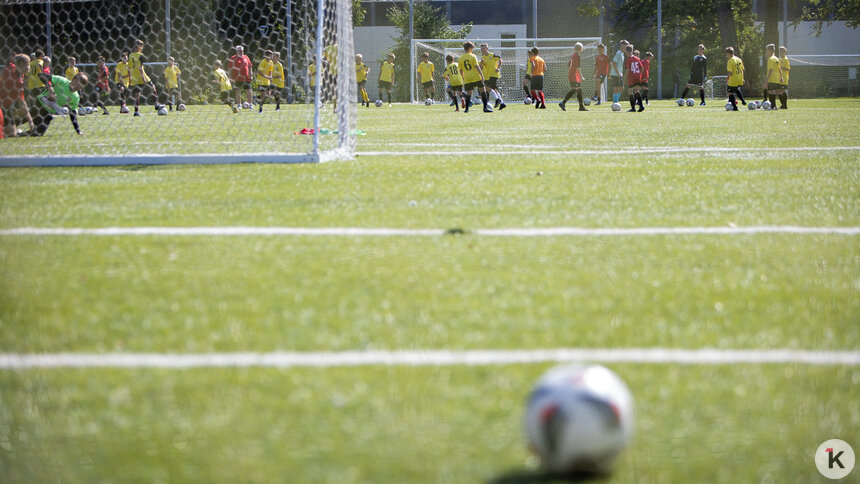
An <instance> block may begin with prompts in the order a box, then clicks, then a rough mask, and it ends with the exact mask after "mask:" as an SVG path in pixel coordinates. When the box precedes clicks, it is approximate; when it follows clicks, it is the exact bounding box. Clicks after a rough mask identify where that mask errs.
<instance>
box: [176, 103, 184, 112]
mask: <svg viewBox="0 0 860 484" xmlns="http://www.w3.org/2000/svg"><path fill="white" fill-rule="evenodd" d="M176 110H177V111H185V105H184V104H180V105H179V106H176Z"/></svg>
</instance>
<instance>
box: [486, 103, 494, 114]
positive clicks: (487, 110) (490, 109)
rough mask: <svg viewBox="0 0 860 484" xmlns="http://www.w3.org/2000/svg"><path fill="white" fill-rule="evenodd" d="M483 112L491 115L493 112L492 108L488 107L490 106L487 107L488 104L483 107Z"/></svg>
mask: <svg viewBox="0 0 860 484" xmlns="http://www.w3.org/2000/svg"><path fill="white" fill-rule="evenodd" d="M484 112H485V113H492V112H493V108H492V107H490V105H489V104H487V105H486V106H484Z"/></svg>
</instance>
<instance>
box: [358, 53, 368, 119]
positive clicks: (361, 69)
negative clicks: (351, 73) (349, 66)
mask: <svg viewBox="0 0 860 484" xmlns="http://www.w3.org/2000/svg"><path fill="white" fill-rule="evenodd" d="M369 71H370V68H369V67H367V66H366V65H364V56H362V55H361V54H355V82H356V84H358V100H359V101H361V105H362V106H367V107H370V98H369V97H368V96H367V89H365V88H364V85H365V84H367V73H368V72H369Z"/></svg>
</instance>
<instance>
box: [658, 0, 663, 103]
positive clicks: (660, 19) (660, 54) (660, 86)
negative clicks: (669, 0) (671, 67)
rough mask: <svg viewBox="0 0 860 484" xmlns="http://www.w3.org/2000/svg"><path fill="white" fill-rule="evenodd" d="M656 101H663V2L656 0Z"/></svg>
mask: <svg viewBox="0 0 860 484" xmlns="http://www.w3.org/2000/svg"><path fill="white" fill-rule="evenodd" d="M657 99H663V0H657Z"/></svg>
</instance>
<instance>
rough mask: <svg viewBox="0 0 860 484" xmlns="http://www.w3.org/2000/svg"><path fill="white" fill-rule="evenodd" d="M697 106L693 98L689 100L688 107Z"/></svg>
mask: <svg viewBox="0 0 860 484" xmlns="http://www.w3.org/2000/svg"><path fill="white" fill-rule="evenodd" d="M695 105H696V101H695V100H693V98H689V99H687V106H695Z"/></svg>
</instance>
